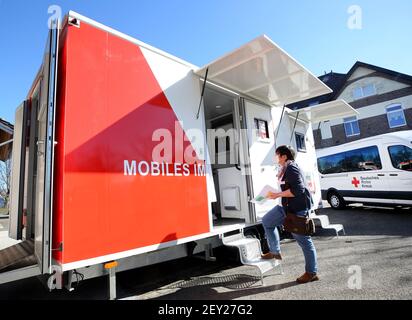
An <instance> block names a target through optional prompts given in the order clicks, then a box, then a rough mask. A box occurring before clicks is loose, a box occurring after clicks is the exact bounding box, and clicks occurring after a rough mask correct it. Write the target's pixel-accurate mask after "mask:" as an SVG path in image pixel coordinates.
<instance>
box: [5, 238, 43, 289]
mask: <svg viewBox="0 0 412 320" xmlns="http://www.w3.org/2000/svg"><path fill="white" fill-rule="evenodd" d="M39 274H40V270H39V268H38V265H37V259H36V257H35V255H34V242H33V241H32V240H27V241H23V242H20V243H18V244H15V245H13V246H11V247H8V248H5V249H3V250H0V284H2V283H7V282H11V281H15V280H20V279H24V278H29V277H32V276H36V275H39Z"/></svg>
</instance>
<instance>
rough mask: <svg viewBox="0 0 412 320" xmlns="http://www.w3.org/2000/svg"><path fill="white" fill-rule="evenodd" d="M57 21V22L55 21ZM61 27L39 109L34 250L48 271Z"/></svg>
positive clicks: (46, 64)
mask: <svg viewBox="0 0 412 320" xmlns="http://www.w3.org/2000/svg"><path fill="white" fill-rule="evenodd" d="M54 25H58V24H57V21H55V24H54ZM58 43H59V29H58V28H57V27H56V28H52V29H50V31H49V36H48V39H47V44H46V51H45V53H44V60H43V66H42V75H41V79H42V80H41V87H40V106H39V112H38V117H37V121H38V131H37V134H38V140H37V177H36V195H35V200H34V201H35V205H34V207H35V218H34V253H35V256H36V259H37V261H38V264H39V267H40V271H41V272H42V273H49V271H50V265H51V236H52V234H51V227H52V208H53V203H52V199H53V165H54V163H53V162H54V161H53V160H54V145H55V141H54V136H55V108H56V82H57V59H58Z"/></svg>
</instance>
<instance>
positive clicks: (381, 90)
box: [313, 68, 412, 149]
mask: <svg viewBox="0 0 412 320" xmlns="http://www.w3.org/2000/svg"><path fill="white" fill-rule="evenodd" d="M359 69H366V68H359ZM366 70H368V69H366ZM361 71H362V72H361V73H359V72H357V71H355V73H354V75H355V74H357V75H358V76H359V77H360V79H359V80H355V81H354V82H353V83H350V84H348V85H347V86H346V88H345V89H343V91H342V92H341V94H339V96H338V97H337V99H343V100H345V101H347V102H348V103H349V104H350V105H351V106H352V107H353V108H354V109H356V110H357V111H358V112H359V115H358V116H357V119H358V122H359V129H360V135H357V136H353V137H346V134H345V128H344V124H343V123H344V121H343V119H334V120H331V121H329V122H328V123H322V124H321V126H320V127H319V123H315V124H314V125H313V128H314V130H313V134H314V138H315V144H316V148H317V149H320V148H327V147H331V146H336V145H340V144H344V143H348V142H351V141H355V140H359V139H363V138H367V137H371V136H375V135H379V134H384V133H389V132H394V131H401V130H412V87H411V86H408V85H406V84H404V83H401V82H397V81H394V80H392V79H387V78H384V77H382V76H375V75H376V72H374V73H370V74H368V75H366V77H365V73H366V71H365V70H361ZM353 78H354V76H352V77H351V79H353ZM370 83H373V84H374V85H375V87H376V91H377V94H376V95H374V96H370V97H367V98H363V99H359V100H355V101H354V100H353V97H352V91H353V89H354V88H356V87H357V86H364V85H367V84H370ZM398 103H399V104H401V105H402V108H403V110H404V114H405V120H406V125H405V126H402V127H398V128H390V127H389V123H388V119H387V115H386V107H388V106H389V105H392V104H398ZM325 126H330V129H331V132H332V137H331V138H328V139H322V135H321V131H322V129H325ZM323 131H324V132H326V130H323Z"/></svg>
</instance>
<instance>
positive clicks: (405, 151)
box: [388, 145, 412, 171]
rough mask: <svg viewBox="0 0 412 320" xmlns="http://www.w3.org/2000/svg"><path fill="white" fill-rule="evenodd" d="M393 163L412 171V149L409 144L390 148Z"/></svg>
mask: <svg viewBox="0 0 412 320" xmlns="http://www.w3.org/2000/svg"><path fill="white" fill-rule="evenodd" d="M388 150H389V155H390V157H391V161H392V165H393V166H394V167H395V168H396V169H400V170H406V171H412V149H411V148H409V147H407V146H401V145H399V146H391V147H389V148H388Z"/></svg>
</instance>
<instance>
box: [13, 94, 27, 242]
mask: <svg viewBox="0 0 412 320" xmlns="http://www.w3.org/2000/svg"><path fill="white" fill-rule="evenodd" d="M27 116H28V102H27V101H25V102H23V103H22V104H21V105H20V106H19V107H18V108H17V110H16V118H15V125H14V134H13V149H12V152H13V153H12V166H11V192H10V224H9V237H10V238H12V239H15V240H21V239H22V236H23V232H22V231H23V209H24V208H23V204H24V182H25V168H26V165H25V163H26V160H25V158H26V136H27V125H26V124H27Z"/></svg>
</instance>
